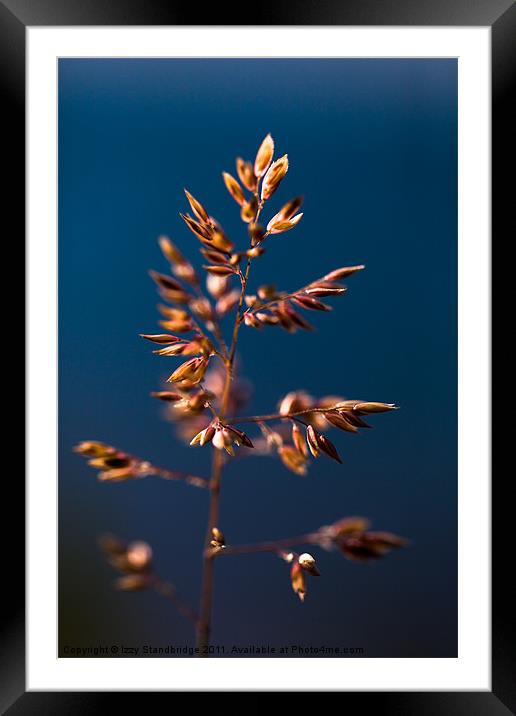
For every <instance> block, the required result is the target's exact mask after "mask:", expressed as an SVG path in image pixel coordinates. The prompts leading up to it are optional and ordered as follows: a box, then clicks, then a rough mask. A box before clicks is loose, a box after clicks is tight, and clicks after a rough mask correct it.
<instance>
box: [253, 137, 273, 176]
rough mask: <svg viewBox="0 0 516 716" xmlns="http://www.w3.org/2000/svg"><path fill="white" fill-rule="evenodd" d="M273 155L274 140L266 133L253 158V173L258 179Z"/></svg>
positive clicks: (267, 166)
mask: <svg viewBox="0 0 516 716" xmlns="http://www.w3.org/2000/svg"><path fill="white" fill-rule="evenodd" d="M273 156H274V140H273V138H272V137H271V135H270V134H268V135H267V136H266V137H265V139H264V140H263V142H262V143H261V144H260V148H259V149H258V152H257V154H256V159H255V160H254V174H255V176H256V177H258V179H259V178H260V177H262V176H263V175H264V174H265V172H266V171H267V169H268V168H269V166H270V163H271V162H272V157H273Z"/></svg>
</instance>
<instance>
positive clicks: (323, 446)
mask: <svg viewBox="0 0 516 716" xmlns="http://www.w3.org/2000/svg"><path fill="white" fill-rule="evenodd" d="M306 442H307V443H308V448H309V450H310V452H311V453H312V456H313V457H319V455H320V453H321V452H323V453H324V454H325V455H327V456H328V457H331V458H332V460H336V462H339V463H341V464H342V460H341V459H340V457H339V454H338V452H337V449H336V447H335V445H334V444H333V443H332V442H331V440H329V438H327V437H326V435H323V434H322V433H320V432H318V431H317V430H316V429H315V428H314V427H313V425H308V426H307V428H306Z"/></svg>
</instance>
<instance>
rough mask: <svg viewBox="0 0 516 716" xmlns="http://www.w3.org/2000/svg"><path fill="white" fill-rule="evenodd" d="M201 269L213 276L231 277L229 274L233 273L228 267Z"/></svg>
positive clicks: (206, 267)
mask: <svg viewBox="0 0 516 716" xmlns="http://www.w3.org/2000/svg"><path fill="white" fill-rule="evenodd" d="M203 269H205V270H206V271H207V272H208V273H211V274H213V275H214V276H231V274H233V273H235V270H234V269H233V268H231V267H230V266H203Z"/></svg>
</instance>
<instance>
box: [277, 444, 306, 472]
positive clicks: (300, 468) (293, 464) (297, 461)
mask: <svg viewBox="0 0 516 716" xmlns="http://www.w3.org/2000/svg"><path fill="white" fill-rule="evenodd" d="M278 455H279V457H280V459H281V461H282V463H283V464H284V465H285V467H286V468H287V469H288V470H290V471H291V472H293V473H295V474H296V475H303V476H304V475H306V473H307V470H308V462H307V459H306V457H305V456H304V455H303V454H302V453H301V452H300V451H299V450H298V449H297V447H294V446H293V445H281V446H280V447H279V448H278Z"/></svg>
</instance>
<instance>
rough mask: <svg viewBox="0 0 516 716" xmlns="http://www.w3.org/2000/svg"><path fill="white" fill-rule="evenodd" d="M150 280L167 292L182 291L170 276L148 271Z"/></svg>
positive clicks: (179, 285) (177, 282)
mask: <svg viewBox="0 0 516 716" xmlns="http://www.w3.org/2000/svg"><path fill="white" fill-rule="evenodd" d="M149 274H150V276H151V278H152V280H153V281H154V282H155V283H156V284H157V285H158V286H159V287H160V288H163V289H165V290H168V291H182V290H183V287H182V286H181V284H180V283H179V281H176V279H175V278H172V277H171V276H165V275H164V274H162V273H158V272H157V271H149Z"/></svg>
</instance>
